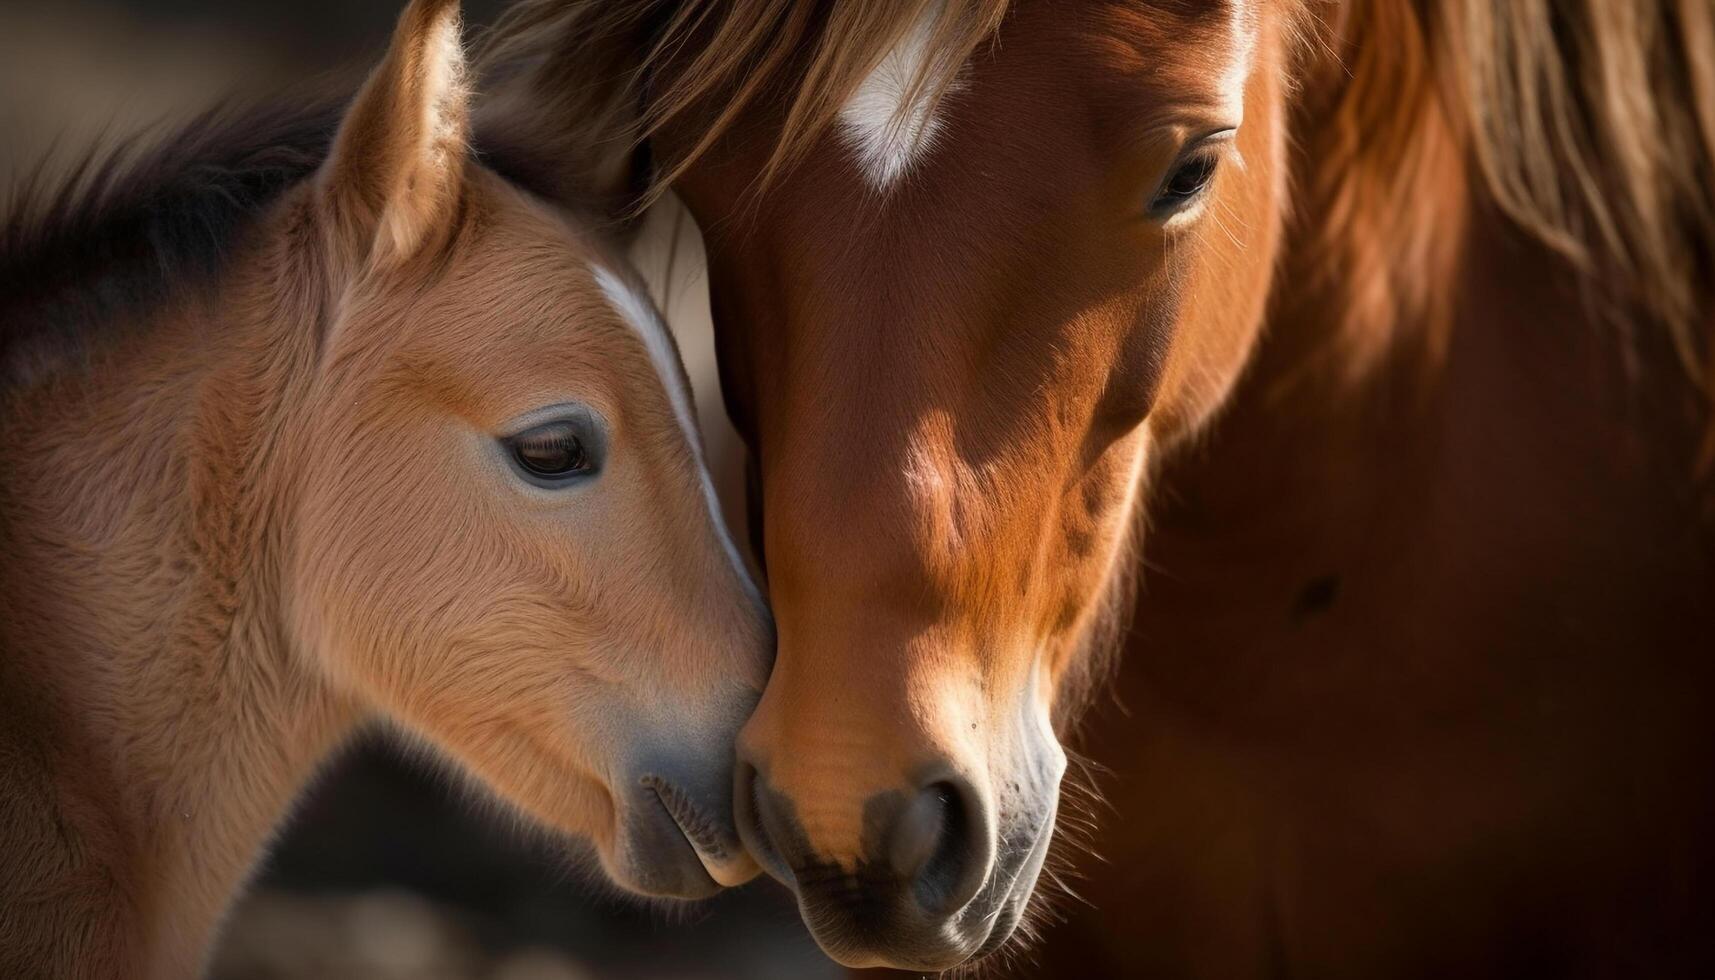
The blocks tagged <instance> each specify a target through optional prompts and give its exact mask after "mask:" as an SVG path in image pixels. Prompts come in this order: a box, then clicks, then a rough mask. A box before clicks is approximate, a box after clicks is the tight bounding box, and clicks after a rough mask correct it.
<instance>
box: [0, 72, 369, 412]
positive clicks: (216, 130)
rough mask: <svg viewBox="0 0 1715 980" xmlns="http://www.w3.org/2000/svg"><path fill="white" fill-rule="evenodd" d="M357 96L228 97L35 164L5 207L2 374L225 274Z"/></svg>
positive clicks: (21, 370) (318, 156)
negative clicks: (179, 121)
mask: <svg viewBox="0 0 1715 980" xmlns="http://www.w3.org/2000/svg"><path fill="white" fill-rule="evenodd" d="M344 103H345V97H344V96H335V95H332V94H328V93H319V94H316V95H314V96H312V97H309V98H297V99H281V100H277V101H272V102H268V103H264V104H257V103H250V104H239V103H233V102H228V103H225V104H222V105H219V106H217V107H215V108H213V109H210V110H208V111H206V112H204V113H202V114H201V115H199V116H197V117H196V118H194V119H192V120H191V121H190V122H188V123H185V124H183V125H180V126H177V127H171V128H161V127H156V128H154V129H152V130H146V131H144V132H142V133H140V134H138V135H135V136H132V137H130V138H127V139H124V140H121V141H120V142H118V143H117V144H116V145H113V146H110V147H108V148H105V149H101V148H92V149H90V150H89V151H87V152H85V153H84V154H83V156H82V157H81V158H79V159H78V160H77V161H76V162H75V163H74V164H73V165H72V166H71V167H69V168H68V169H67V170H66V171H65V172H64V173H63V175H59V176H53V175H51V174H50V161H49V160H47V159H44V160H43V161H41V162H39V163H38V164H37V165H36V167H35V168H34V169H32V170H30V171H28V172H26V173H25V174H24V176H22V177H21V178H20V179H19V180H18V181H17V182H16V183H15V184H14V185H13V187H12V188H11V189H10V193H9V195H8V198H7V200H6V202H5V204H4V207H3V208H0V379H4V380H5V381H7V382H9V383H10V382H16V381H18V380H21V379H22V378H25V377H28V376H30V375H31V374H33V373H34V372H36V371H38V370H40V369H42V368H43V367H45V366H46V365H48V364H51V363H55V362H57V361H59V360H60V359H63V358H65V357H67V356H75V355H77V354H78V353H80V352H83V351H86V350H87V348H88V345H89V343H90V340H91V338H92V334H94V333H95V332H97V331H99V330H102V329H106V328H109V327H117V326H118V325H120V324H125V323H136V322H138V321H140V320H142V319H143V318H144V315H146V314H147V313H148V312H150V311H151V310H152V309H154V308H156V307H158V306H159V305H160V304H162V303H164V302H166V301H168V300H169V299H170V298H172V297H174V296H176V295H181V294H182V293H183V292H184V291H185V290H187V289H190V288H194V287H196V286H198V285H203V284H207V283H209V282H211V281H212V280H214V279H215V278H216V277H217V276H218V275H219V274H220V272H221V270H222V269H223V268H224V267H225V264H226V261H227V260H228V258H229V257H230V255H231V253H232V251H233V247H234V245H235V244H236V243H237V241H238V240H239V239H240V238H241V236H242V235H243V234H244V232H245V231H246V230H247V229H248V228H250V227H251V225H252V223H253V222H254V220H255V218H256V217H257V216H258V215H259V214H261V213H262V211H263V210H264V209H265V208H266V207H267V205H268V204H270V203H272V202H273V201H275V200H277V199H278V198H279V196H280V194H281V193H282V192H283V191H284V190H285V189H286V188H288V187H290V186H292V185H293V184H295V183H297V182H298V181H301V180H303V179H305V178H306V177H308V176H309V175H310V174H311V173H313V172H314V170H315V168H316V167H317V165H319V163H320V162H321V160H322V159H323V157H325V156H326V154H327V151H328V147H329V146H330V145H331V143H332V139H333V134H334V131H335V129H336V128H337V126H338V123H339V119H340V113H341V111H342V109H343V108H344Z"/></svg>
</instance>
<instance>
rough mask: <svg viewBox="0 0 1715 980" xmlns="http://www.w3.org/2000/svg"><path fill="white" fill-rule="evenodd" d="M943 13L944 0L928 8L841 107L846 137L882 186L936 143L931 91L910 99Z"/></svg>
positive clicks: (866, 173) (874, 181)
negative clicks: (912, 84)
mask: <svg viewBox="0 0 1715 980" xmlns="http://www.w3.org/2000/svg"><path fill="white" fill-rule="evenodd" d="M940 15H941V4H939V3H932V4H930V5H929V6H928V7H926V8H925V9H924V11H923V15H922V16H921V17H920V18H918V20H917V23H915V24H913V25H912V26H911V29H910V30H909V31H907V32H906V33H905V36H904V37H902V38H900V40H899V43H898V44H896V45H894V47H893V49H892V50H891V51H889V52H887V55H886V56H885V57H883V58H882V59H881V63H880V64H878V65H876V66H875V70H874V71H872V72H870V73H869V75H867V76H866V77H865V78H864V80H863V82H862V83H861V84H860V85H858V87H857V91H856V92H854V93H853V94H852V97H851V99H850V100H849V101H848V102H847V103H846V104H845V105H844V106H842V107H841V108H840V126H841V128H842V130H843V131H844V133H845V136H846V141H847V143H848V144H849V145H850V146H851V148H852V152H854V153H855V154H857V158H858V165H859V166H860V167H861V168H862V170H863V175H864V179H865V180H867V181H869V183H870V184H871V186H873V187H875V188H876V189H877V190H885V189H886V188H887V187H889V186H890V185H892V184H893V182H894V181H896V180H898V179H899V178H900V177H901V176H902V175H903V174H904V173H905V172H906V171H907V170H908V169H910V167H911V165H912V163H914V162H915V161H916V160H917V159H918V158H919V157H921V156H922V155H923V154H924V153H926V152H927V151H928V150H929V148H930V147H931V146H933V145H934V142H935V133H936V130H937V129H939V125H940V124H939V123H938V122H937V121H936V119H935V113H934V112H933V111H932V106H931V104H930V98H929V95H928V93H925V92H921V91H919V92H918V93H917V94H916V98H915V99H913V100H912V102H911V104H909V105H907V104H906V99H907V97H908V96H909V95H910V94H911V92H910V89H911V83H912V81H913V80H914V79H916V78H918V77H919V76H920V75H921V74H922V73H923V69H924V67H925V66H926V64H927V62H928V60H929V58H930V51H929V41H930V39H931V38H932V37H933V35H934V33H935V22H936V21H937V20H939V19H940Z"/></svg>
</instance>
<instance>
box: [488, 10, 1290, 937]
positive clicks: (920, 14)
mask: <svg viewBox="0 0 1715 980" xmlns="http://www.w3.org/2000/svg"><path fill="white" fill-rule="evenodd" d="M644 5H645V6H665V7H666V8H668V10H669V11H670V13H667V14H663V15H661V16H659V17H657V18H655V20H654V21H653V22H654V23H665V24H666V27H665V28H663V29H661V30H660V31H658V32H657V33H656V34H655V35H654V36H653V37H651V38H644V39H642V40H640V41H637V42H636V43H639V44H641V45H644V46H645V47H644V48H643V49H644V50H651V49H652V50H654V51H656V52H658V53H661V56H660V57H658V58H657V59H656V60H655V63H654V64H653V65H652V66H651V67H650V68H649V69H648V70H647V71H646V72H644V73H642V74H643V76H644V77H646V78H648V79H649V86H648V88H647V89H646V90H644V94H645V96H646V97H647V98H648V99H649V100H650V101H646V102H645V115H644V119H643V121H642V126H643V128H644V129H645V130H647V131H650V132H652V133H653V136H654V140H655V144H654V145H655V148H656V151H657V154H658V156H659V158H660V159H661V160H662V161H663V165H664V166H665V167H666V169H667V172H668V173H669V174H670V175H671V177H672V179H673V185H674V188H675V190H677V191H678V192H679V193H680V195H681V196H682V197H683V198H684V199H685V201H686V202H687V204H688V205H689V206H690V208H691V210H692V211H693V213H694V214H695V215H696V217H697V218H698V220H699V222H700V224H701V226H702V228H703V230H704V233H705V236H706V239H707V241H708V251H709V255H710V267H711V273H712V285H711V293H712V300H713V303H714V307H715V317H716V328H717V333H718V344H719V351H720V355H721V370H722V374H723V380H724V381H725V391H726V396H727V400H728V405H729V408H730V410H731V412H732V414H733V416H734V418H735V421H736V422H737V424H738V426H739V428H740V430H741V431H742V432H743V433H744V434H745V435H746V437H747V441H748V442H749V445H750V447H751V449H752V450H753V453H754V459H753V462H754V464H755V470H754V474H753V476H754V481H755V482H754V486H753V491H755V492H757V493H758V494H759V502H760V515H759V524H760V532H761V540H762V544H763V551H764V553H765V557H766V564H767V570H768V588H769V593H770V598H771V601H772V604H773V607H774V612H775V617H776V620H777V622H778V628H779V650H778V655H777V660H776V663H775V667H774V671H773V673H772V675H771V677H770V679H769V682H768V687H767V690H766V692H765V694H764V696H763V700H762V703H761V705H760V706H759V708H758V710H757V712H756V714H755V716H754V717H753V718H752V719H751V721H750V723H749V725H748V726H746V728H745V731H744V734H743V736H742V739H741V768H740V778H741V780H743V784H742V785H741V787H740V789H739V791H738V796H737V803H738V806H739V809H740V818H739V820H740V829H741V832H742V833H743V834H744V836H745V839H746V841H747V842H748V843H749V844H750V845H751V847H752V849H753V850H754V851H755V852H756V853H757V854H758V856H759V858H760V860H761V861H762V862H763V864H764V865H765V866H767V867H768V868H769V870H770V871H771V872H772V873H773V874H775V875H776V876H778V877H779V878H781V879H782V880H783V881H786V882H788V883H790V884H792V885H793V886H794V887H795V888H796V890H797V893H798V896H799V901H800V904H801V907H802V911H803V912H804V915H805V918H806V920H807V921H808V922H809V924H810V926H811V928H812V929H813V930H814V931H815V933H816V936H817V938H818V939H819V940H820V941H821V943H822V945H823V947H824V948H825V949H826V950H827V951H828V952H829V953H831V954H832V955H834V956H835V957H836V958H838V959H840V960H842V961H844V962H847V963H850V964H854V965H871V964H891V965H896V966H902V967H909V968H916V969H936V968H944V967H948V966H951V965H953V964H956V963H959V962H961V961H963V960H965V959H967V958H969V957H971V956H973V955H979V954H981V953H984V952H987V951H990V950H993V949H995V948H996V947H997V946H998V945H1000V944H1001V943H1002V942H1004V941H1005V940H1006V938H1007V937H1008V936H1009V935H1010V934H1011V933H1012V931H1013V929H1014V927H1015V925H1016V924H1017V923H1018V921H1019V919H1020V915H1021V912H1022V910H1023V909H1024V906H1025V904H1026V901H1027V899H1028V898H1029V897H1030V895H1031V892H1032V889H1033V886H1034V884H1035V881H1036V878H1037V876H1038V872H1039V869H1040V867H1041V864H1042V861H1043V856H1044V852H1045V851H1046V849H1047V846H1048V841H1049V838H1050V837H1051V835H1052V832H1053V827H1054V823H1055V814H1056V807H1057V805H1058V804H1057V801H1058V790H1059V784H1060V777H1061V774H1062V771H1063V768H1064V765H1065V756H1064V753H1063V751H1062V749H1061V746H1060V744H1059V742H1058V741H1057V737H1056V730H1057V729H1056V725H1055V724H1054V723H1055V722H1056V721H1060V720H1063V719H1064V717H1065V716H1066V715H1067V714H1068V713H1069V711H1070V707H1071V705H1072V702H1073V701H1074V700H1075V699H1076V693H1077V692H1076V690H1075V689H1076V688H1077V687H1079V686H1080V685H1079V684H1078V683H1077V681H1078V680H1079V679H1080V678H1083V677H1087V676H1088V674H1089V673H1090V672H1091V671H1092V669H1093V667H1092V663H1091V661H1090V658H1089V657H1088V654H1087V648H1088V647H1090V646H1092V645H1099V644H1096V643H1093V642H1092V638H1094V637H1097V636H1099V635H1101V634H1102V633H1103V632H1104V631H1103V629H1102V628H1101V627H1102V625H1103V624H1102V620H1103V619H1104V617H1105V614H1106V612H1107V611H1108V609H1109V608H1110V607H1111V606H1113V605H1115V604H1116V603H1123V598H1119V599H1116V597H1115V595H1114V593H1116V592H1118V591H1123V590H1120V589H1117V588H1116V583H1118V582H1119V581H1120V580H1121V579H1123V578H1124V577H1125V576H1124V572H1125V569H1126V567H1127V565H1128V562H1127V561H1126V545H1127V541H1128V538H1129V535H1130V532H1131V527H1132V524H1133V523H1134V521H1133V519H1134V517H1135V514H1136V510H1137V500H1138V496H1139V490H1140V484H1141V483H1142V482H1144V480H1145V474H1146V473H1147V470H1148V463H1149V460H1150V458H1151V456H1152V454H1154V453H1156V452H1159V451H1160V450H1161V449H1162V448H1164V447H1167V446H1170V445H1171V444H1173V443H1175V442H1177V441H1179V440H1183V439H1184V438H1185V437H1186V436H1187V434H1188V433H1191V432H1193V431H1195V430H1196V428H1197V427H1198V425H1199V424H1200V423H1201V422H1202V421H1203V420H1204V419H1205V418H1206V417H1207V416H1208V414H1209V413H1210V412H1211V411H1212V410H1213V408H1214V407H1215V406H1216V405H1217V404H1218V403H1219V402H1220V401H1221V399H1222V398H1223V396H1224V395H1225V393H1226V391H1227V389H1228V388H1229V386H1230V385H1231V384H1232V383H1233V381H1234V379H1235V377H1236V375H1237V373H1238V372H1239V369H1240V367H1241V364H1242V362H1243V360H1244V358H1245V355H1246V354H1247V352H1248V351H1249V349H1250V347H1251V345H1252V341H1253V339H1254V338H1255V335H1256V333H1257V330H1258V324H1259V321H1260V317H1261V312H1262V307H1263V303H1264V299H1265V297H1266V296H1267V293H1268V288H1269V283H1270V273H1271V270H1272V266H1273V264H1274V260H1275V252H1276V247H1277V242H1278V240H1279V229H1280V224H1281V220H1280V203H1281V202H1280V198H1281V196H1282V184H1283V161H1282V157H1283V152H1284V151H1283V146H1284V138H1283V120H1282V104H1283V89H1284V83H1283V80H1282V79H1283V68H1284V61H1285V59H1286V47H1287V46H1286V44H1285V43H1284V38H1285V36H1286V35H1287V34H1288V33H1289V31H1288V25H1287V23H1286V19H1287V12H1286V10H1285V9H1284V8H1285V7H1286V4H1285V3H1284V2H1277V0H1208V2H1194V3H1186V2H1167V0H1157V2H1130V0H1128V2H1119V0H1081V2H1078V3H1064V2H1045V0H1022V2H1018V3H1015V4H1012V5H1010V9H1009V6H1008V4H1007V3H1006V2H1004V0H982V2H977V0H971V2H944V3H943V2H926V0H925V2H908V0H901V2H893V3H874V4H868V3H866V4H861V5H859V4H852V5H847V6H844V7H836V8H835V10H834V11H833V12H831V13H826V12H825V11H824V8H823V7H821V6H819V5H816V4H809V3H806V4H787V5H785V6H784V8H783V7H782V5H779V4H767V3H760V2H759V3H739V4H736V5H717V4H710V3H702V2H694V0H692V2H682V3H667V4H664V5H661V4H655V5H651V4H644ZM565 6H566V5H563V4H562V5H556V4H554V3H549V2H543V3H538V4H536V5H534V10H535V13H534V15H533V16H528V17H527V16H518V17H515V19H514V22H513V25H512V30H513V34H514V36H515V37H516V38H518V39H519V40H517V41H515V42H512V43H511V47H512V48H513V50H514V51H517V50H520V49H521V48H523V47H524V46H525V45H524V43H523V39H524V38H525V36H526V35H527V34H528V33H530V32H534V33H536V34H548V33H551V30H549V29H545V25H553V24H555V23H556V21H555V19H554V17H553V16H552V15H551V12H552V11H554V10H555V9H557V8H561V7H565ZM580 6H581V12H580ZM627 6H629V5H626V4H618V5H617V7H619V8H626V7H627ZM570 7H571V10H572V14H571V16H567V15H566V14H565V13H564V12H561V13H560V14H559V17H560V20H559V21H558V24H559V25H561V26H565V25H569V30H570V32H571V37H572V39H571V40H568V39H566V38H565V37H561V38H559V39H558V40H557V42H556V43H557V44H559V45H562V46H564V48H565V49H567V50H576V49H577V46H578V45H579V44H581V43H584V41H585V39H586V38H592V37H603V36H615V35H618V36H624V34H625V32H626V31H627V30H633V29H635V28H633V27H632V25H634V24H636V23H639V22H643V23H648V22H650V21H649V19H648V18H640V17H638V16H636V11H634V10H632V11H624V10H622V11H620V12H614V13H612V14H610V15H605V16H604V15H603V14H602V13H600V12H599V11H600V9H601V8H600V6H599V5H594V6H591V5H575V4H574V5H570ZM628 17H629V19H627V18H628ZM580 29H583V30H584V31H585V33H584V34H579V33H578V31H579V30H580ZM991 41H992V43H991ZM650 45H652V48H651V47H648V46H650ZM507 49H508V44H506V43H503V44H501V46H500V47H499V48H498V49H497V50H498V51H499V52H500V53H501V54H502V55H504V54H507V53H508V50H507ZM782 91H783V92H785V93H786V96H785V98H784V102H783V103H782V102H781V101H779V100H775V99H772V98H768V97H754V98H752V96H756V95H757V93H775V92H782ZM794 93H796V94H794ZM747 98H748V99H749V101H746V100H747ZM716 135H718V137H719V138H718V139H717V138H715V137H716Z"/></svg>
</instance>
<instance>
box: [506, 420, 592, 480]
mask: <svg viewBox="0 0 1715 980" xmlns="http://www.w3.org/2000/svg"><path fill="white" fill-rule="evenodd" d="M584 429H585V426H583V425H582V424H580V423H579V422H576V421H572V420H569V419H558V420H555V421H552V422H544V423H542V424H541V425H536V426H532V427H531V428H529V429H526V430H524V431H523V432H520V433H518V434H517V435H514V436H508V437H506V438H505V439H503V440H501V441H502V443H503V444H504V445H505V447H506V451H507V455H508V456H510V457H511V459H512V462H513V464H514V465H515V466H516V467H517V468H518V470H519V471H520V472H521V473H522V474H523V475H524V476H525V477H526V478H528V479H530V481H531V482H532V483H536V484H539V485H548V486H557V485H560V484H563V483H565V482H568V481H571V480H574V479H577V478H578V477H583V476H588V475H590V474H593V473H594V472H595V471H596V460H595V456H594V452H593V450H592V447H591V444H590V440H589V439H588V438H587V433H586V432H585V431H584Z"/></svg>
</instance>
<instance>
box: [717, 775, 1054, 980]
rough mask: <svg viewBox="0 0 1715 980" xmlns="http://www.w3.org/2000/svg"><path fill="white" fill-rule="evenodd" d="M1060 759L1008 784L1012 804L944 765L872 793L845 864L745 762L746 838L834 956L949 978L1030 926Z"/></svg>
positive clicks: (739, 802)
mask: <svg viewBox="0 0 1715 980" xmlns="http://www.w3.org/2000/svg"><path fill="white" fill-rule="evenodd" d="M1056 748H1057V747H1056ZM1053 756H1054V758H1055V759H1057V760H1061V761H1060V762H1058V764H1057V765H1056V766H1052V767H1044V770H1043V771H1040V772H1038V773H1036V774H1033V777H1032V778H1025V779H1018V780H1016V781H1014V780H1008V783H1009V785H1008V787H1007V789H1008V792H1007V793H1005V794H1004V796H1003V798H1004V804H1001V803H997V801H996V798H995V797H996V794H995V793H992V792H990V791H989V790H988V789H987V788H986V787H985V786H984V784H983V783H982V782H979V781H978V780H974V779H971V778H968V777H964V776H961V775H958V774H956V773H952V772H950V771H948V770H946V769H945V768H940V767H937V768H935V769H933V770H931V771H929V772H927V773H926V774H925V775H924V776H923V777H922V778H920V779H918V780H916V781H915V782H914V785H912V786H910V787H909V788H905V789H898V790H886V791H882V792H879V793H875V794H872V795H870V796H869V797H867V798H866V799H864V800H863V801H862V803H861V808H862V824H863V834H862V845H861V847H860V848H859V850H858V852H857V853H856V854H851V855H839V856H835V855H832V854H828V853H825V852H822V851H819V850H818V849H817V848H816V847H815V846H814V845H812V843H811V842H810V838H809V835H808V834H807V833H806V831H805V825H804V821H803V820H802V819H801V818H800V809H801V808H800V806H799V805H798V803H797V802H795V801H794V800H793V799H791V798H789V797H788V796H787V795H785V794H783V793H781V792H779V791H778V790H777V789H776V788H774V787H773V786H772V785H771V784H770V782H769V780H768V777H767V774H766V772H765V771H763V770H761V769H759V768H757V767H756V766H755V765H753V764H747V763H744V762H741V763H740V767H739V774H738V788H737V790H736V796H735V799H736V806H737V812H738V826H739V833H740V836H741V837H742V838H743V840H744V842H745V844H746V845H747V846H748V847H749V848H750V850H751V852H752V853H753V854H755V855H756V856H757V860H758V861H759V862H760V863H761V864H762V866H763V867H764V868H765V869H766V870H767V871H768V872H769V873H770V874H771V875H773V876H774V877H775V878H777V879H779V880H780V881H781V882H782V883H784V884H785V885H787V887H789V888H791V889H792V891H793V892H794V893H795V894H796V896H797V899H798V907H799V912H800V914H801V915H802V916H803V919H804V922H805V924H806V925H808V926H809V928H810V931H811V933H812V934H813V935H814V936H815V938H816V941H817V943H818V944H820V945H821V947H822V949H823V951H824V952H826V953H827V954H828V955H829V956H830V957H832V958H833V959H835V960H837V961H838V962H840V963H841V964H843V965H845V966H849V967H892V968H895V969H904V970H919V971H938V970H946V969H950V968H952V967H955V966H958V965H960V964H961V963H965V962H968V961H970V960H974V959H978V958H981V957H982V956H985V955H987V954H988V953H991V952H993V951H995V950H996V949H999V948H1000V947H1001V946H1002V945H1004V944H1005V942H1006V940H1007V939H1009V938H1010V937H1011V936H1012V934H1013V931H1014V930H1015V929H1016V927H1017V925H1018V923H1019V921H1020V919H1021V918H1022V915H1023V911H1024V909H1025V907H1026V905H1027V904H1028V902H1029V899H1030V896H1031V893H1032V891H1033V890H1034V887H1035V884H1036V879H1037V877H1038V875H1039V873H1040V871H1041V869H1042V861H1043V858H1044V856H1045V855H1046V853H1047V849H1048V845H1049V841H1050V839H1051V838H1052V836H1053V833H1054V816H1055V811H1056V808H1057V802H1058V783H1059V775H1060V768H1059V767H1063V765H1064V763H1063V758H1064V757H1063V755H1061V754H1060V753H1059V752H1058V751H1056V752H1054V753H1053ZM1047 768H1053V772H1052V773H1049V772H1047V771H1046V769H1047ZM1014 789H1019V790H1024V792H1022V793H1018V792H1012V790H1014ZM1033 791H1036V792H1033Z"/></svg>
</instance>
